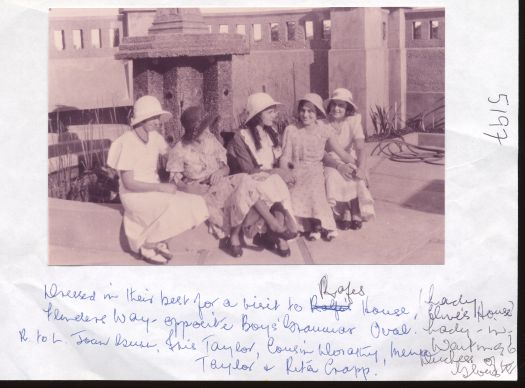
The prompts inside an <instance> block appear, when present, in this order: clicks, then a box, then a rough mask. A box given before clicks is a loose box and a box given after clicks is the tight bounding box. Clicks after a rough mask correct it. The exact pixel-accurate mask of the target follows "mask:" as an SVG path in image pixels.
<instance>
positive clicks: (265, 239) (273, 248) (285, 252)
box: [253, 233, 292, 257]
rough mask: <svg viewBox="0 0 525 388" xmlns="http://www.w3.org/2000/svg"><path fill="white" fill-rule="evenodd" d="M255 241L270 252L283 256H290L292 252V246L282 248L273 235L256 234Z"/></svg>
mask: <svg viewBox="0 0 525 388" xmlns="http://www.w3.org/2000/svg"><path fill="white" fill-rule="evenodd" d="M253 243H254V244H257V245H259V246H261V247H264V248H265V249H267V250H269V251H270V252H273V253H275V254H276V255H279V256H281V257H288V256H290V255H291V254H292V252H291V250H290V248H287V249H281V247H279V243H278V241H277V239H276V238H275V237H274V236H273V235H269V234H267V233H265V234H256V235H255V237H254V238H253Z"/></svg>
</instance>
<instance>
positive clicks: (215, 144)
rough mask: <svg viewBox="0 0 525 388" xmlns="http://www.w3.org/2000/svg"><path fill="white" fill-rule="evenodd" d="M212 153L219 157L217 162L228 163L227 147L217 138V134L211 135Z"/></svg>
mask: <svg viewBox="0 0 525 388" xmlns="http://www.w3.org/2000/svg"><path fill="white" fill-rule="evenodd" d="M211 139H212V141H211V146H212V149H213V150H212V154H213V155H215V157H216V158H217V162H220V163H224V164H227V157H226V148H224V147H223V145H222V144H221V143H220V142H219V140H217V138H216V137H215V136H212V137H211Z"/></svg>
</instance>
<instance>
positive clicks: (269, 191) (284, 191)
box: [240, 128, 293, 212]
mask: <svg viewBox="0 0 525 388" xmlns="http://www.w3.org/2000/svg"><path fill="white" fill-rule="evenodd" d="M258 130H259V134H260V135H261V148H260V149H259V150H258V149H257V148H256V147H255V143H254V141H253V138H252V135H251V133H250V131H249V130H247V129H241V130H240V135H241V138H242V139H243V140H244V142H245V143H246V146H247V147H248V148H249V149H250V151H251V153H252V155H253V156H254V158H255V160H256V161H257V163H258V164H259V168H260V169H261V170H271V169H272V168H274V166H275V163H276V161H277V160H278V159H279V158H280V157H281V155H282V148H281V147H274V145H273V143H272V140H271V139H270V136H269V135H268V134H267V133H266V132H265V131H264V130H262V129H260V128H258ZM252 178H253V179H254V180H256V181H257V187H258V188H259V191H260V192H261V195H262V199H263V200H264V201H265V202H266V203H267V205H269V206H271V205H273V204H274V203H275V202H281V203H282V204H283V206H284V208H285V209H286V210H288V211H290V212H292V211H293V210H292V201H291V198H290V191H289V190H288V186H287V185H286V183H284V181H283V179H282V178H281V177H280V176H279V175H277V174H270V173H268V172H265V171H261V172H258V173H255V174H252Z"/></svg>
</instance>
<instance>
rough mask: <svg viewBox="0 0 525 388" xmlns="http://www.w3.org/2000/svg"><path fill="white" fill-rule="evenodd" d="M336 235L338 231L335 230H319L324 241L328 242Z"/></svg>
mask: <svg viewBox="0 0 525 388" xmlns="http://www.w3.org/2000/svg"><path fill="white" fill-rule="evenodd" d="M337 236H339V233H337V230H326V229H323V231H322V232H321V237H322V238H323V240H324V241H328V242H330V241H332V240H333V239H334V238H336V237H337Z"/></svg>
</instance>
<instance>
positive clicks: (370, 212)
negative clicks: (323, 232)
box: [324, 88, 375, 230]
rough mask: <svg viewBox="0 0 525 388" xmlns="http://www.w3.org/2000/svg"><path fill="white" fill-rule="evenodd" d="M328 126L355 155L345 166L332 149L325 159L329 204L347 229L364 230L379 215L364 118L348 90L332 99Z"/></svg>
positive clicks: (338, 140) (340, 89) (332, 96)
mask: <svg viewBox="0 0 525 388" xmlns="http://www.w3.org/2000/svg"><path fill="white" fill-rule="evenodd" d="M327 122H328V124H329V125H330V126H331V127H332V129H333V131H334V135H335V138H336V141H337V143H338V145H339V146H340V147H342V148H343V149H344V150H345V151H346V152H347V153H349V154H350V155H351V156H352V159H351V160H350V163H345V161H343V160H341V158H340V157H339V156H338V155H337V154H336V153H335V152H333V150H331V149H330V148H328V150H327V151H329V152H328V153H327V154H326V156H325V158H324V164H325V178H326V194H327V198H328V202H329V203H330V205H331V206H332V210H333V212H334V215H335V217H336V219H337V222H338V224H339V227H340V228H341V229H343V230H347V229H353V230H356V229H360V228H361V225H362V221H363V220H369V219H370V218H372V217H373V216H374V214H375V212H374V200H373V199H372V196H371V195H370V192H369V191H368V188H367V186H368V178H367V177H368V171H367V168H366V154H365V149H364V147H365V135H364V133H363V127H362V125H361V115H360V114H359V113H357V106H356V105H355V103H354V102H353V100H352V93H351V92H350V91H349V90H348V89H344V88H338V89H336V90H334V92H333V93H332V95H331V97H330V99H329V100H328V120H327Z"/></svg>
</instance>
